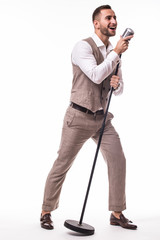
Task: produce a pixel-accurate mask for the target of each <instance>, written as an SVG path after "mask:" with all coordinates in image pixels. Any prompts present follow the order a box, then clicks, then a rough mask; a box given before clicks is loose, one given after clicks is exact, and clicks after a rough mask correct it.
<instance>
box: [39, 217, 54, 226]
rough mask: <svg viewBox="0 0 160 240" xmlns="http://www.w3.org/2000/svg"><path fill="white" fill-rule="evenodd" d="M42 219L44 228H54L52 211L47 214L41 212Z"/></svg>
mask: <svg viewBox="0 0 160 240" xmlns="http://www.w3.org/2000/svg"><path fill="white" fill-rule="evenodd" d="M40 221H41V227H42V228H45V229H48V230H52V229H54V226H53V222H52V219H51V214H50V213H47V214H45V215H43V216H42V214H41V218H40Z"/></svg>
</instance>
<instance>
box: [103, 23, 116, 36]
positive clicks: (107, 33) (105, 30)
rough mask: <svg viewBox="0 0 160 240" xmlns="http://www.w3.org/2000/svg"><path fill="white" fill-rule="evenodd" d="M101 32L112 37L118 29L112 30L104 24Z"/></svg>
mask: <svg viewBox="0 0 160 240" xmlns="http://www.w3.org/2000/svg"><path fill="white" fill-rule="evenodd" d="M100 32H101V33H102V34H103V35H105V36H107V37H112V36H115V34H116V31H114V32H112V31H111V30H109V29H107V28H105V27H103V26H102V25H100Z"/></svg>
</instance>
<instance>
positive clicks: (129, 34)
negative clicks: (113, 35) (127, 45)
mask: <svg viewBox="0 0 160 240" xmlns="http://www.w3.org/2000/svg"><path fill="white" fill-rule="evenodd" d="M131 35H134V31H133V30H132V29H131V28H126V30H125V31H124V33H123V34H122V38H125V37H128V36H131Z"/></svg>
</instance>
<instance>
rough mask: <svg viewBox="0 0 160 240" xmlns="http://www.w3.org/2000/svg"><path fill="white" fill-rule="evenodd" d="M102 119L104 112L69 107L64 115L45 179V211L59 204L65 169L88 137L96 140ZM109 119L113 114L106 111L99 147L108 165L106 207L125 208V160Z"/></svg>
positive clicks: (70, 164)
mask: <svg viewBox="0 0 160 240" xmlns="http://www.w3.org/2000/svg"><path fill="white" fill-rule="evenodd" d="M103 118H104V116H103V115H97V116H96V117H94V116H93V115H90V114H87V113H83V112H81V111H79V110H76V109H73V108H72V107H68V109H67V111H66V114H65V117H64V123H63V129H62V137H61V144H60V148H59V151H58V158H57V159H56V161H55V162H54V164H53V167H52V169H51V171H50V173H49V175H48V178H47V181H46V186H45V192H44V200H43V206H42V209H43V210H44V211H46V212H47V211H53V210H54V209H56V208H57V207H58V205H59V198H60V193H61V189H62V185H63V182H64V180H65V177H66V173H67V171H68V170H69V169H70V167H71V166H72V163H73V161H74V159H75V157H76V155H77V153H78V152H79V150H80V149H81V147H82V146H83V144H84V143H85V142H86V141H87V140H88V139H89V138H92V139H93V140H94V141H95V142H96V143H97V142H98V139H99V134H100V129H101V126H102V122H103ZM112 118H113V115H112V114H111V113H108V116H107V119H106V126H105V130H104V134H103V137H102V142H101V146H100V150H101V152H102V155H103V158H104V160H105V162H106V163H107V165H108V179H109V210H110V211H123V210H124V209H126V199H125V175H126V160H125V157H124V154H123V150H122V147H121V143H120V139H119V136H118V134H117V132H116V131H115V129H114V127H113V126H112V124H111V119H112Z"/></svg>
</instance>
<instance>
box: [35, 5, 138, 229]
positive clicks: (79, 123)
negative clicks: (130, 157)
mask: <svg viewBox="0 0 160 240" xmlns="http://www.w3.org/2000/svg"><path fill="white" fill-rule="evenodd" d="M92 18H93V24H94V28H95V33H94V35H93V36H92V38H87V39H84V40H82V41H80V42H78V43H77V44H76V45H75V47H74V49H73V52H72V65H73V83H72V90H71V98H70V100H71V104H70V106H69V107H68V109H67V111H66V115H65V118H64V123H63V131H62V138H61V144H60V149H59V152H58V157H57V159H56V161H55V162H54V165H53V167H52V169H51V171H50V173H49V175H48V178H47V181H46V186H45V193H44V201H43V206H42V213H41V219H40V220H41V227H43V228H45V229H53V228H54V227H53V222H52V220H51V211H53V210H55V209H56V208H57V207H58V204H59V197H60V192H61V188H62V184H63V182H64V180H65V176H66V173H67V171H68V170H69V168H70V167H71V165H72V163H73V161H74V159H75V157H76V155H77V153H78V152H79V150H80V149H81V147H82V146H83V144H84V143H85V142H86V141H87V140H88V139H89V138H92V139H93V140H94V141H95V142H96V143H97V142H98V138H99V134H100V129H101V126H102V122H103V118H104V110H105V108H106V103H107V96H108V93H109V90H110V87H113V88H114V90H115V91H114V94H115V95H119V94H121V93H122V91H123V80H122V72H121V67H119V70H118V75H117V76H116V75H115V74H114V73H115V69H116V66H117V64H118V63H119V62H120V57H119V56H120V54H121V53H123V52H125V51H126V50H127V49H128V44H129V41H128V40H130V39H131V38H132V37H133V36H128V37H125V38H122V37H121V38H120V40H119V41H118V42H117V45H116V47H115V48H114V49H113V47H112V45H111V43H110V42H109V38H110V37H112V36H115V34H116V28H117V20H116V16H115V13H114V11H113V10H112V9H111V7H110V6H109V5H104V6H100V7H98V8H97V9H96V10H95V11H94V12H93V16H92ZM112 118H113V115H112V114H111V113H108V116H107V119H106V125H105V129H104V134H103V138H102V142H101V147H100V150H101V152H102V155H103V157H104V160H105V161H106V163H107V165H108V177H109V210H110V211H112V213H111V217H110V224H111V225H119V226H122V227H123V228H128V229H136V228H137V226H136V225H133V224H131V221H129V220H128V219H126V218H125V217H124V215H123V214H122V211H123V210H125V209H126V199H125V175H126V173H125V171H126V160H125V156H124V154H123V150H122V147H121V143H120V139H119V136H118V134H117V132H116V131H115V129H114V127H113V126H112V124H111V119H112Z"/></svg>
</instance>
